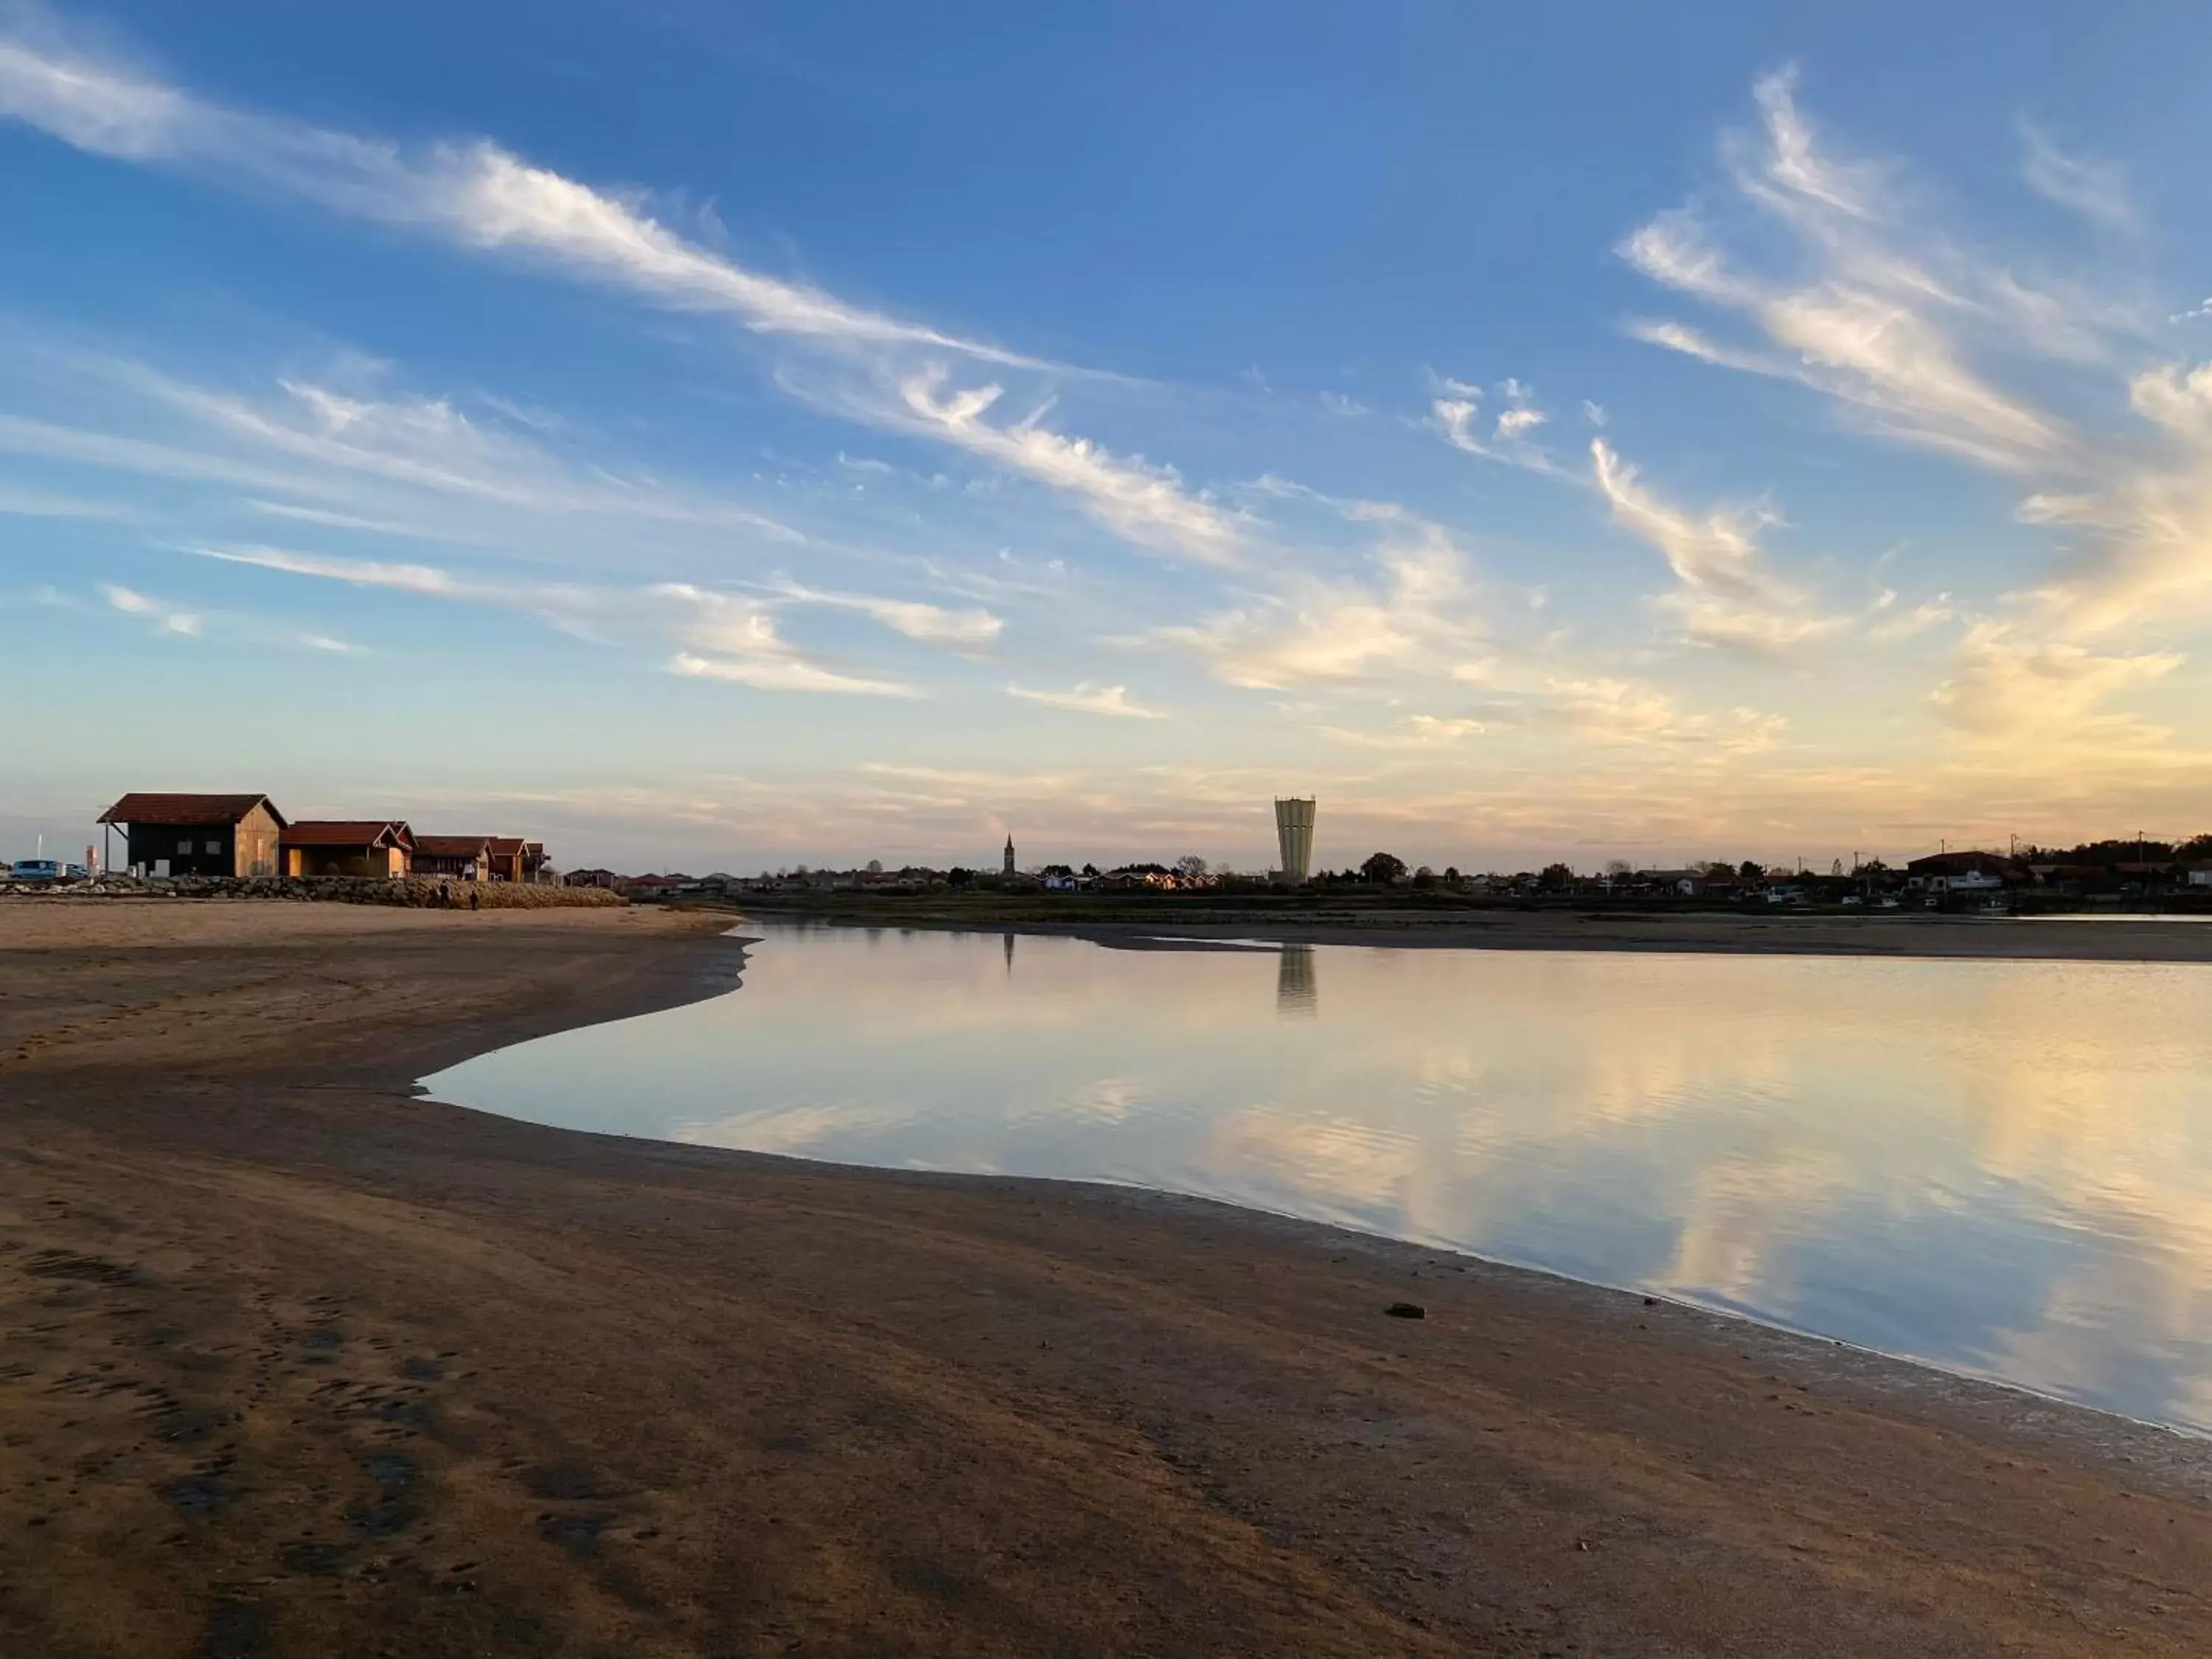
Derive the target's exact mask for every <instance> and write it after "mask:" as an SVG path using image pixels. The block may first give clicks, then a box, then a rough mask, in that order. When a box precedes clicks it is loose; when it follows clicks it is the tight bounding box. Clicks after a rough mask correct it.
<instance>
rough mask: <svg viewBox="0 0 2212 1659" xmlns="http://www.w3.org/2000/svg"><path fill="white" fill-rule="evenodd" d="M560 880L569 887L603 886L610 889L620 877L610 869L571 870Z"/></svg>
mask: <svg viewBox="0 0 2212 1659" xmlns="http://www.w3.org/2000/svg"><path fill="white" fill-rule="evenodd" d="M561 879H562V882H563V884H566V885H568V886H570V887H605V888H609V889H611V888H613V887H614V886H615V885H617V884H618V883H619V882H620V881H621V880H622V878H621V877H620V876H618V875H617V874H616V873H615V872H613V871H611V870H571V871H570V872H568V874H567V875H565V876H563V877H562V878H561Z"/></svg>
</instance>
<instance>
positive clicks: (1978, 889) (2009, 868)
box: [1905, 853, 2030, 897]
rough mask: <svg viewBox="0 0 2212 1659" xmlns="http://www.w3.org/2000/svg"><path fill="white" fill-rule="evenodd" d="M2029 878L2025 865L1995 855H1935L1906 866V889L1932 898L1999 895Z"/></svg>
mask: <svg viewBox="0 0 2212 1659" xmlns="http://www.w3.org/2000/svg"><path fill="white" fill-rule="evenodd" d="M2029 877H2030V872H2029V871H2028V869H2027V866H2024V865H2021V864H2016V863H2015V862H2014V861H2013V860H2010V859H2008V858H2006V857H2004V856H2002V854H1996V853H1935V854H1929V856H1928V857H1927V858H1924V859H1914V860H1912V861H1911V863H1910V864H1908V865H1906V866H1905V890H1906V891H1907V892H1911V893H1923V894H1925V895H1927V896H1930V897H1941V896H1944V895H1946V894H1950V893H1995V892H1999V891H2002V890H2003V888H2004V887H2005V886H2006V885H2007V884H2018V883H2021V882H2024V881H2027V879H2029Z"/></svg>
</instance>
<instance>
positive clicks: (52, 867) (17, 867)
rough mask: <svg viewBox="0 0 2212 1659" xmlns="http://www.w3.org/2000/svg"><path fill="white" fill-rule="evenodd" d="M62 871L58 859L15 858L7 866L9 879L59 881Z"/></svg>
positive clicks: (62, 874) (60, 862)
mask: <svg viewBox="0 0 2212 1659" xmlns="http://www.w3.org/2000/svg"><path fill="white" fill-rule="evenodd" d="M64 873H65V872H64V870H63V868H62V861H61V860H59V859H17V860H15V863H13V864H11V865H9V866H8V879H9V880H10V881H59V880H61V879H62V878H63V876H64Z"/></svg>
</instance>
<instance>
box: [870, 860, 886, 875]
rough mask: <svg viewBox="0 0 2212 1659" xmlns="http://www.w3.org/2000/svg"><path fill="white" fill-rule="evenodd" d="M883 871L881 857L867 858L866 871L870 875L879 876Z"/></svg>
mask: <svg viewBox="0 0 2212 1659" xmlns="http://www.w3.org/2000/svg"><path fill="white" fill-rule="evenodd" d="M883 872H884V861H883V860H881V859H870V860H868V873H869V874H870V875H872V876H880V875H881V874H883Z"/></svg>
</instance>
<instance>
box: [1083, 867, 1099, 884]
mask: <svg viewBox="0 0 2212 1659" xmlns="http://www.w3.org/2000/svg"><path fill="white" fill-rule="evenodd" d="M1083 873H1084V874H1085V875H1086V876H1089V877H1090V878H1091V879H1092V880H1094V881H1095V880H1097V877H1098V866H1097V865H1095V864H1086V865H1085V866H1083Z"/></svg>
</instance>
